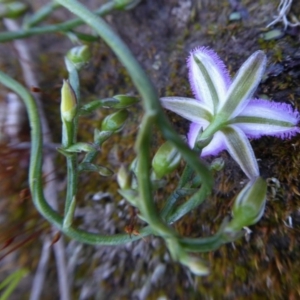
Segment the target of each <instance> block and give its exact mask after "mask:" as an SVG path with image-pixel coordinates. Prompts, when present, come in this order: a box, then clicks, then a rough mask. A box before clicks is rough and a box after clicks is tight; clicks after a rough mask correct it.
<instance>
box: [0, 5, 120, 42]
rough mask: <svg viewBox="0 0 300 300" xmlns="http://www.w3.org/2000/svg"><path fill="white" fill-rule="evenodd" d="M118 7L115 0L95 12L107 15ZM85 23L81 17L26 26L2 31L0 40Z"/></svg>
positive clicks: (65, 29)
mask: <svg viewBox="0 0 300 300" xmlns="http://www.w3.org/2000/svg"><path fill="white" fill-rule="evenodd" d="M115 9H116V4H115V1H110V2H107V3H105V4H103V5H102V6H101V7H100V8H98V9H97V10H96V11H95V14H97V15H99V16H105V15H107V14H109V13H111V12H112V11H114V10H115ZM82 24H84V21H83V20H82V19H80V18H75V19H72V20H69V21H66V22H63V23H60V24H56V25H47V26H41V27H34V28H29V29H28V28H24V29H22V30H20V31H14V32H2V33H0V42H1V43H4V42H9V41H13V40H16V39H23V38H27V37H30V36H33V35H38V34H47V33H56V32H66V31H70V30H72V29H74V28H76V27H78V26H80V25H82Z"/></svg>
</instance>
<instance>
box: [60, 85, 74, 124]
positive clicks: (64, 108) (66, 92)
mask: <svg viewBox="0 0 300 300" xmlns="http://www.w3.org/2000/svg"><path fill="white" fill-rule="evenodd" d="M76 108H77V100H76V95H75V92H74V90H73V88H72V87H71V85H70V83H69V81H68V80H64V83H63V86H62V88H61V103H60V113H61V118H62V120H63V121H67V122H71V121H72V120H73V119H74V117H75V115H76Z"/></svg>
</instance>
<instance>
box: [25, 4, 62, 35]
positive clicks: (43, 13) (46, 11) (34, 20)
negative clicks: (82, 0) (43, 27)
mask: <svg viewBox="0 0 300 300" xmlns="http://www.w3.org/2000/svg"><path fill="white" fill-rule="evenodd" d="M58 7H59V5H58V4H57V3H56V2H55V1H52V2H49V3H47V4H45V5H43V6H42V8H41V9H39V10H38V11H37V12H35V13H34V14H33V15H32V16H30V17H28V18H27V19H26V20H25V22H24V24H23V28H26V29H27V28H30V27H33V26H35V25H38V24H39V23H41V22H42V21H43V20H45V19H46V18H47V17H48V16H49V15H50V14H51V13H52V12H53V11H54V10H55V9H56V8H58Z"/></svg>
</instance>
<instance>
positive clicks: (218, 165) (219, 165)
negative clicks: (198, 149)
mask: <svg viewBox="0 0 300 300" xmlns="http://www.w3.org/2000/svg"><path fill="white" fill-rule="evenodd" d="M224 165H225V162H224V159H223V158H222V157H218V158H215V159H214V160H213V161H212V162H211V164H210V167H209V168H210V169H211V170H212V171H217V172H218V171H221V170H222V169H223V168H224Z"/></svg>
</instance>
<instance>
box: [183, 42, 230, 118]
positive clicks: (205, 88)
mask: <svg viewBox="0 0 300 300" xmlns="http://www.w3.org/2000/svg"><path fill="white" fill-rule="evenodd" d="M187 63H188V68H189V80H190V84H191V87H192V90H193V93H194V95H195V97H196V99H197V100H199V101H200V102H202V103H203V104H205V105H206V106H207V108H208V109H209V110H210V112H211V113H215V112H216V111H217V109H218V106H219V104H220V103H221V104H222V103H223V102H224V96H225V95H226V92H227V90H228V88H229V86H230V83H231V80H230V76H229V73H228V71H227V69H226V67H225V65H224V63H223V62H222V60H221V59H220V58H219V56H218V55H217V54H216V53H215V52H214V51H212V50H210V49H208V48H206V47H199V48H196V49H194V50H193V51H192V52H191V54H190V56H189V58H188V61H187Z"/></svg>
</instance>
